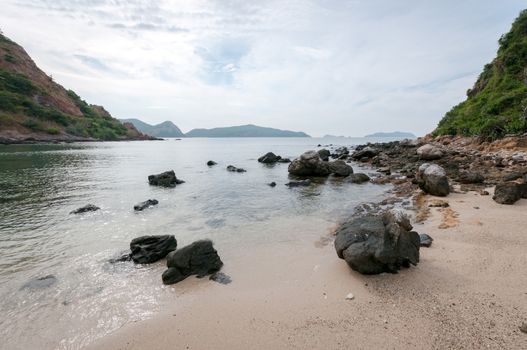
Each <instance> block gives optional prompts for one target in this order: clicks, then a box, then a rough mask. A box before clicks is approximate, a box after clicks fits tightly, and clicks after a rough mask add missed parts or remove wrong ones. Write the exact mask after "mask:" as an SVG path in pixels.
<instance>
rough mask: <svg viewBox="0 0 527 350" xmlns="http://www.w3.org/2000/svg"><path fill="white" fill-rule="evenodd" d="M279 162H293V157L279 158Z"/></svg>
mask: <svg viewBox="0 0 527 350" xmlns="http://www.w3.org/2000/svg"><path fill="white" fill-rule="evenodd" d="M278 163H291V159H289V158H282V159H279V160H278Z"/></svg>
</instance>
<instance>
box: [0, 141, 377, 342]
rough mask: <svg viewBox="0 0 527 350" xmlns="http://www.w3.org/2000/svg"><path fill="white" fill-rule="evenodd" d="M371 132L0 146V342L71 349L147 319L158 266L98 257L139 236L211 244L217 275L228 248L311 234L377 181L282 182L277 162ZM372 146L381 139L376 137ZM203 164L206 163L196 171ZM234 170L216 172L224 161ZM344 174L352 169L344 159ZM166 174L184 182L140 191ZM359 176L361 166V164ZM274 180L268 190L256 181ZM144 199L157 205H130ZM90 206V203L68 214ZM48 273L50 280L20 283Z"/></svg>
mask: <svg viewBox="0 0 527 350" xmlns="http://www.w3.org/2000/svg"><path fill="white" fill-rule="evenodd" d="M367 141H381V140H379V139H373V140H366V139H363V138H357V139H332V140H328V139H316V138H238V139H235V138H229V139H183V140H179V141H178V140H173V139H169V140H165V141H144V142H101V143H79V144H57V145H9V146H0V205H1V210H0V295H1V299H0V339H2V341H1V343H0V348H2V349H4V348H5V349H13V350H15V349H33V348H38V349H79V348H81V347H82V346H84V345H86V344H88V343H90V342H91V341H93V340H94V339H96V338H98V337H100V336H102V335H104V334H108V333H109V332H112V331H113V330H116V329H118V328H120V327H121V326H122V325H124V324H126V323H127V322H132V321H137V320H142V319H145V318H148V317H151V316H153V315H154V314H155V313H156V312H157V311H158V310H159V309H160V307H161V306H162V304H163V303H164V302H167V300H169V299H170V300H173V299H174V298H177V293H176V292H177V285H176V286H164V285H163V284H162V282H161V273H162V271H163V270H164V264H163V263H162V262H160V263H156V264H152V265H145V266H142V265H134V264H133V263H131V262H125V263H115V264H112V263H109V262H108V260H109V259H111V258H114V257H117V256H119V254H120V253H122V252H123V251H125V250H126V249H127V248H128V246H129V242H130V240H131V239H133V238H134V237H137V236H141V235H154V234H173V235H175V236H176V238H177V240H178V246H183V245H186V244H189V243H191V242H193V241H194V240H197V239H203V238H210V239H212V240H213V241H214V243H215V246H216V248H217V249H218V251H219V253H220V256H221V257H222V260H223V261H224V262H225V265H226V268H227V270H228V264H229V257H233V256H236V254H238V253H239V252H240V251H244V252H247V251H249V252H250V249H255V247H258V246H261V245H266V244H280V242H284V241H290V240H302V239H312V238H313V237H316V235H317V234H318V235H321V234H323V233H324V232H321V231H323V228H324V227H330V226H332V225H334V224H335V223H337V222H338V221H339V220H341V219H342V218H344V217H346V216H347V215H349V213H350V212H351V211H352V210H353V208H354V207H355V206H356V205H357V204H359V203H361V202H368V201H372V200H377V199H379V198H381V196H382V194H383V192H384V191H386V189H387V188H386V187H384V186H377V185H372V184H363V185H354V184H350V183H346V182H345V181H342V179H338V178H332V177H330V178H328V179H323V180H319V181H317V183H315V184H312V185H311V186H309V187H305V188H293V189H289V188H287V187H286V186H285V185H284V184H285V183H286V182H288V181H289V177H288V173H287V166H288V164H276V165H273V166H268V165H264V164H260V163H258V162H257V158H258V157H259V156H261V155H263V154H265V153H266V152H268V151H272V152H275V153H276V154H279V155H281V156H282V157H288V158H291V159H293V158H295V157H297V156H298V155H300V154H301V153H303V152H304V151H307V150H310V149H316V148H317V144H323V145H325V144H328V143H332V144H334V145H346V146H352V145H355V144H360V143H365V142H367ZM382 141H384V140H382ZM208 160H214V161H216V162H217V163H218V165H216V166H214V167H208V166H207V165H206V162H207V161H208ZM231 164H232V165H234V166H237V167H242V168H245V169H246V170H247V172H246V173H231V172H228V171H226V169H225V168H226V166H227V165H231ZM352 166H353V167H354V169H355V171H357V170H358V165H357V164H352ZM171 169H173V170H174V171H175V172H176V175H177V177H178V178H180V179H183V180H185V181H186V183H185V184H182V185H178V186H177V187H176V188H171V189H166V188H157V187H153V186H149V185H148V182H147V176H148V175H150V174H156V173H160V172H163V171H166V170H171ZM366 171H368V170H366ZM271 181H275V182H276V183H277V186H276V187H275V188H271V187H269V186H267V183H269V182H271ZM150 198H155V199H157V200H159V205H157V206H156V207H154V208H151V209H147V210H145V211H143V212H134V210H133V206H134V204H136V203H138V202H141V201H144V200H146V199H150ZM88 203H92V204H95V205H97V206H99V207H101V210H99V211H97V212H93V213H86V214H82V215H71V214H69V212H70V211H71V210H73V209H76V208H78V207H81V206H83V205H85V204H88ZM49 275H52V276H53V278H50V279H48V281H49V282H50V285H45V286H35V285H34V284H33V285H31V284H29V285H28V282H29V281H31V280H32V279H35V278H40V277H44V276H49Z"/></svg>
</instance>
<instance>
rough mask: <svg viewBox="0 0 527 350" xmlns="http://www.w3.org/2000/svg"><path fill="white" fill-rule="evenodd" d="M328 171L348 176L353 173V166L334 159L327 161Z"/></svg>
mask: <svg viewBox="0 0 527 350" xmlns="http://www.w3.org/2000/svg"><path fill="white" fill-rule="evenodd" d="M328 164H329V171H330V172H331V173H332V174H334V175H335V176H343V177H344V176H348V175H350V174H353V168H352V167H351V166H349V165H348V164H346V162H344V161H343V160H334V161H332V162H329V163H328Z"/></svg>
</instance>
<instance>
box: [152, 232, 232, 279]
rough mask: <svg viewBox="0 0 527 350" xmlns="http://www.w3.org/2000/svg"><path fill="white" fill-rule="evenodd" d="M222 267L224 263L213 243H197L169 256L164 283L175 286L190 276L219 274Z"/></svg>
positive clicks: (164, 273) (204, 241)
mask: <svg viewBox="0 0 527 350" xmlns="http://www.w3.org/2000/svg"><path fill="white" fill-rule="evenodd" d="M222 266H223V262H222V261H221V259H220V256H219V255H218V252H217V251H216V249H214V247H213V246H212V241H209V240H203V241H196V242H194V243H192V244H190V245H188V246H186V247H183V248H181V249H178V250H176V251H174V252H171V253H170V254H168V256H167V267H168V269H167V270H165V272H163V276H162V277H163V283H164V284H174V283H177V282H180V281H182V280H184V279H185V278H187V277H188V276H190V275H197V276H198V277H203V276H205V275H210V274H213V273H216V272H218V271H219V270H220V269H221V267H222Z"/></svg>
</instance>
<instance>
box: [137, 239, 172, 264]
mask: <svg viewBox="0 0 527 350" xmlns="http://www.w3.org/2000/svg"><path fill="white" fill-rule="evenodd" d="M176 248H177V241H176V238H175V237H174V236H172V235H162V236H141V237H137V238H134V239H133V240H132V241H131V242H130V250H131V251H132V252H131V254H130V257H131V258H132V260H133V261H134V262H135V263H136V264H151V263H153V262H156V261H158V260H161V259H163V258H164V257H165V256H167V254H168V253H170V252H171V251H173V250H176Z"/></svg>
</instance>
